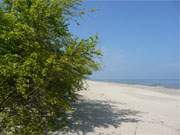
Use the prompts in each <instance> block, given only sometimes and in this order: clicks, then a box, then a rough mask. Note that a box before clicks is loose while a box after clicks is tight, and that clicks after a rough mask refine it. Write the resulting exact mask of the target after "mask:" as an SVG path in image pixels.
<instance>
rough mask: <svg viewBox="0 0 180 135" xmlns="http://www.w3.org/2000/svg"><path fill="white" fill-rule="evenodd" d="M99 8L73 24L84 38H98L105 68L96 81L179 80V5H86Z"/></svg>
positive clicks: (86, 5)
mask: <svg viewBox="0 0 180 135" xmlns="http://www.w3.org/2000/svg"><path fill="white" fill-rule="evenodd" d="M83 6H84V7H85V8H88V9H89V8H96V9H97V11H96V12H95V13H89V14H87V15H85V16H84V17H83V18H82V19H81V20H80V26H76V25H74V24H71V27H70V28H71V31H72V32H73V33H74V34H75V35H77V36H80V37H82V38H87V37H88V36H91V35H93V34H95V33H98V34H99V38H100V39H99V44H98V46H99V47H100V48H101V49H102V51H103V53H104V56H103V57H102V58H101V61H102V62H103V68H102V70H101V71H99V72H95V73H94V74H93V76H92V78H94V79H177V78H179V76H180V73H179V68H180V65H179V53H180V48H179V45H180V42H179V33H178V32H179V30H180V29H179V26H178V22H179V17H180V16H179V13H178V10H179V9H178V8H179V3H178V2H177V1H170V0H168V1H126V2H125V1H120V0H119V1H118V0H116V1H110V0H109V1H108V0H106V1H102V0H101V1H98V0H93V1H92V0H91V1H86V2H84V4H83Z"/></svg>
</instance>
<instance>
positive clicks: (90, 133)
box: [66, 81, 180, 135]
mask: <svg viewBox="0 0 180 135" xmlns="http://www.w3.org/2000/svg"><path fill="white" fill-rule="evenodd" d="M88 85H89V88H88V90H86V91H85V90H84V91H81V92H79V94H80V95H81V96H80V98H81V99H82V101H81V102H79V105H78V109H77V112H76V113H75V115H74V116H73V117H74V120H75V122H76V124H77V125H79V126H76V124H74V123H73V122H72V128H74V129H75V131H74V132H73V131H72V132H71V133H69V134H73V135H77V134H78V135H81V134H82V135H180V90H179V91H178V90H176V91H175V90H170V89H169V90H168V89H165V88H157V87H148V86H138V85H125V84H116V83H105V82H93V81H88ZM66 134H67V133H66Z"/></svg>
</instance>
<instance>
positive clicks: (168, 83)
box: [90, 79, 180, 90]
mask: <svg viewBox="0 0 180 135" xmlns="http://www.w3.org/2000/svg"><path fill="white" fill-rule="evenodd" d="M90 80H95V81H105V82H115V83H121V84H132V85H145V86H156V87H165V88H173V89H177V90H180V79H90Z"/></svg>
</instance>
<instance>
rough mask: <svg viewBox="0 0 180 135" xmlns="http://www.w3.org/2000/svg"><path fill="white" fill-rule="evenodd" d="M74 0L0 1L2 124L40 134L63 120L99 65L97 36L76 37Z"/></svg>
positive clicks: (19, 133) (19, 132) (18, 132)
mask: <svg viewBox="0 0 180 135" xmlns="http://www.w3.org/2000/svg"><path fill="white" fill-rule="evenodd" d="M79 4H80V2H79V1H78V2H77V0H4V1H3V3H2V4H1V6H0V122H1V123H0V126H1V127H0V129H1V131H3V132H4V134H15V135H41V134H47V132H48V131H54V130H56V128H63V127H64V126H65V125H66V117H65V116H66V115H65V114H66V112H67V111H68V110H70V109H71V103H72V102H73V101H74V100H75V99H76V94H75V93H76V91H79V90H82V89H83V88H84V85H83V80H84V79H85V78H86V77H87V76H88V75H90V74H91V73H92V72H93V71H94V70H97V69H98V68H99V64H98V63H97V62H96V61H95V60H94V58H95V57H97V56H100V55H101V52H100V51H99V50H98V49H97V48H96V44H97V36H94V37H90V38H88V39H75V38H73V35H72V34H71V33H70V32H69V29H68V23H69V18H70V17H71V16H72V15H73V13H74V12H75V11H74V9H75V7H76V6H78V5H79Z"/></svg>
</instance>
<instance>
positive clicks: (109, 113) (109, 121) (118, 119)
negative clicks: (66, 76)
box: [55, 98, 140, 135]
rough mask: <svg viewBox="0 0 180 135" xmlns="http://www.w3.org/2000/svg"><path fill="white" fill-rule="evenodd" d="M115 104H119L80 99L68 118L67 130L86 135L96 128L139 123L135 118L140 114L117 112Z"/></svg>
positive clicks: (131, 111)
mask: <svg viewBox="0 0 180 135" xmlns="http://www.w3.org/2000/svg"><path fill="white" fill-rule="evenodd" d="M115 104H120V103H112V102H108V103H107V102H106V101H102V100H101V101H99V100H95V101H94V100H85V99H82V98H81V100H79V102H77V103H76V104H75V105H74V112H73V113H72V114H70V116H69V120H68V121H69V125H68V128H67V130H68V131H69V132H70V133H72V134H77V135H78V134H79V133H81V134H83V135H86V133H88V132H92V131H94V128H96V127H104V128H108V127H109V126H114V127H115V128H117V127H118V126H120V125H121V124H122V123H127V122H131V123H137V122H138V121H139V120H138V118H137V116H138V114H139V113H140V112H138V111H135V110H130V109H122V110H119V109H116V108H115ZM57 134H59V133H57ZM57 134H55V135H57ZM66 134H67V133H66Z"/></svg>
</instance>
